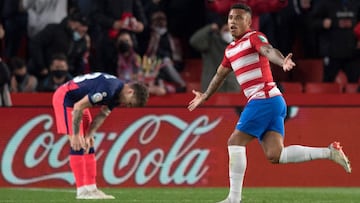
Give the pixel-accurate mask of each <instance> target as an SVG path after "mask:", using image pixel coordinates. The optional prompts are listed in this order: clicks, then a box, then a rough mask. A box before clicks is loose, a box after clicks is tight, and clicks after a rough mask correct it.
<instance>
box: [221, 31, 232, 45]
mask: <svg viewBox="0 0 360 203" xmlns="http://www.w3.org/2000/svg"><path fill="white" fill-rule="evenodd" d="M221 38H222V39H223V40H224V41H225V42H226V43H230V42H232V41H233V36H232V35H231V34H230V32H223V33H221Z"/></svg>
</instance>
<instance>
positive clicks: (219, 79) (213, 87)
mask: <svg viewBox="0 0 360 203" xmlns="http://www.w3.org/2000/svg"><path fill="white" fill-rule="evenodd" d="M229 72H230V69H229V70H226V69H224V68H222V67H219V68H218V71H217V72H216V74H215V76H214V77H213V78H212V80H211V82H210V84H209V86H208V88H207V90H206V91H205V93H204V94H205V95H206V100H208V99H209V98H210V97H211V95H213V94H214V93H215V92H216V91H217V90H218V89H219V87H220V86H221V85H222V83H223V82H224V79H225V77H226V75H227V74H228V73H229Z"/></svg>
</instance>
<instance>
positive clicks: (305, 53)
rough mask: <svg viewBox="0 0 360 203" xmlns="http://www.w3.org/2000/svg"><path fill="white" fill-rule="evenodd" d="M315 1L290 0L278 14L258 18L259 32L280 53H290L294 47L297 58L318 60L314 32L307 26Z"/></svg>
mask: <svg viewBox="0 0 360 203" xmlns="http://www.w3.org/2000/svg"><path fill="white" fill-rule="evenodd" d="M315 2H316V0H291V1H289V3H288V6H286V7H285V8H283V9H281V10H280V11H278V12H272V13H264V14H262V15H261V16H260V28H259V29H260V31H261V32H263V33H264V34H266V36H267V37H268V39H269V41H270V42H271V44H273V46H275V47H277V48H278V49H279V51H281V52H282V53H289V52H292V50H293V49H294V45H296V47H295V48H296V49H295V50H294V52H295V51H297V52H298V53H297V57H298V58H318V57H319V54H318V49H317V42H316V41H317V40H316V36H317V35H316V34H317V33H316V32H313V31H312V30H311V28H310V26H309V23H308V20H309V14H310V12H311V10H312V8H313V6H314V4H315Z"/></svg>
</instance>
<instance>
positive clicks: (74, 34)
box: [73, 31, 82, 41]
mask: <svg viewBox="0 0 360 203" xmlns="http://www.w3.org/2000/svg"><path fill="white" fill-rule="evenodd" d="M81 38H82V36H81V35H80V33H79V32H76V31H74V32H73V40H74V41H79V40H80V39H81Z"/></svg>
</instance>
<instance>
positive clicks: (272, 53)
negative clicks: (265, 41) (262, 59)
mask: <svg viewBox="0 0 360 203" xmlns="http://www.w3.org/2000/svg"><path fill="white" fill-rule="evenodd" d="M260 53H261V54H262V55H264V56H266V57H267V58H268V59H269V61H271V62H272V63H274V64H276V65H278V66H282V65H283V62H284V58H285V57H284V56H283V55H282V53H281V52H280V51H279V50H278V49H275V48H273V47H272V46H271V45H268V46H262V47H261V48H260Z"/></svg>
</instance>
